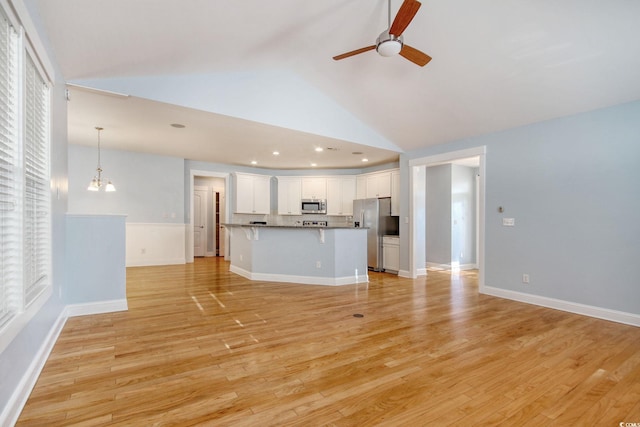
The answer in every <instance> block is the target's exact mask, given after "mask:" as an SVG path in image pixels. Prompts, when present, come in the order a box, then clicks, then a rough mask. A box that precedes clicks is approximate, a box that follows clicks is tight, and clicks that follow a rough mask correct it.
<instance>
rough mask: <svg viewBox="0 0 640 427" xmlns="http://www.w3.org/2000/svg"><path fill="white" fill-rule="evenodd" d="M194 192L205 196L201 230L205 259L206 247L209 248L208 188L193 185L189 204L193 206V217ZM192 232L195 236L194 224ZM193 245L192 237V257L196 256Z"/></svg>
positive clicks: (194, 211)
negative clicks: (201, 192) (202, 193)
mask: <svg viewBox="0 0 640 427" xmlns="http://www.w3.org/2000/svg"><path fill="white" fill-rule="evenodd" d="M196 191H203V192H204V193H205V196H204V212H205V213H204V228H203V233H204V249H203V254H202V256H203V257H206V256H208V255H207V253H208V251H207V247H208V246H209V226H208V225H207V221H208V220H209V187H205V186H203V185H194V186H193V191H192V192H191V203H192V204H193V205H194V210H193V213H194V216H195V213H196V210H195V203H194V202H193V200H194V195H195V192H196ZM193 231H194V234H195V223H194V227H193ZM195 243H196V242H195V237H194V239H193V246H194V249H193V256H194V257H195V256H196V254H195V252H196V250H195Z"/></svg>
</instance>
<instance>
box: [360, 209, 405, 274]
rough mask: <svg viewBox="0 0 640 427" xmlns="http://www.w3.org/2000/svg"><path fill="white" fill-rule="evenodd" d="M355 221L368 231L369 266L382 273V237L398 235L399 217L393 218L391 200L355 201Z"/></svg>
mask: <svg viewBox="0 0 640 427" xmlns="http://www.w3.org/2000/svg"><path fill="white" fill-rule="evenodd" d="M353 221H354V223H355V225H358V226H360V227H366V228H368V230H367V264H368V265H369V268H371V269H372V270H374V271H382V265H383V262H382V236H384V235H397V234H398V217H394V216H391V199H390V198H388V197H387V198H384V199H357V200H354V201H353Z"/></svg>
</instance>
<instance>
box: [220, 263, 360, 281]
mask: <svg viewBox="0 0 640 427" xmlns="http://www.w3.org/2000/svg"><path fill="white" fill-rule="evenodd" d="M229 271H231V272H232V273H235V274H237V275H239V276H242V277H244V278H246V279H249V280H256V281H263V282H285V283H299V284H302V285H324V286H343V285H355V284H358V283H368V282H369V275H368V274H359V275H358V276H346V277H318V276H295V275H290V274H270V273H252V272H250V271H248V270H245V269H244V268H240V267H238V266H235V265H232V266H230V267H229Z"/></svg>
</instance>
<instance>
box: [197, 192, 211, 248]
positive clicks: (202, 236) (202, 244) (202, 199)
mask: <svg viewBox="0 0 640 427" xmlns="http://www.w3.org/2000/svg"><path fill="white" fill-rule="evenodd" d="M207 190H208V188H207V187H205V186H202V185H196V186H195V187H194V189H193V256H194V257H203V256H205V255H206V253H207V244H208V239H207V235H208V233H207V231H208V227H207V225H208V224H207V222H208V221H207V217H208V216H209V215H208V214H209V205H208V203H207V193H208V191H207Z"/></svg>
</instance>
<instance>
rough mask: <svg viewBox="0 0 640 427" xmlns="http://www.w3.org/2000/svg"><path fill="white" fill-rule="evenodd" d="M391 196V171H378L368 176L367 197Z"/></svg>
mask: <svg viewBox="0 0 640 427" xmlns="http://www.w3.org/2000/svg"><path fill="white" fill-rule="evenodd" d="M371 197H377V198H381V197H391V172H377V173H373V174H371V175H368V176H367V198H371Z"/></svg>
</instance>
